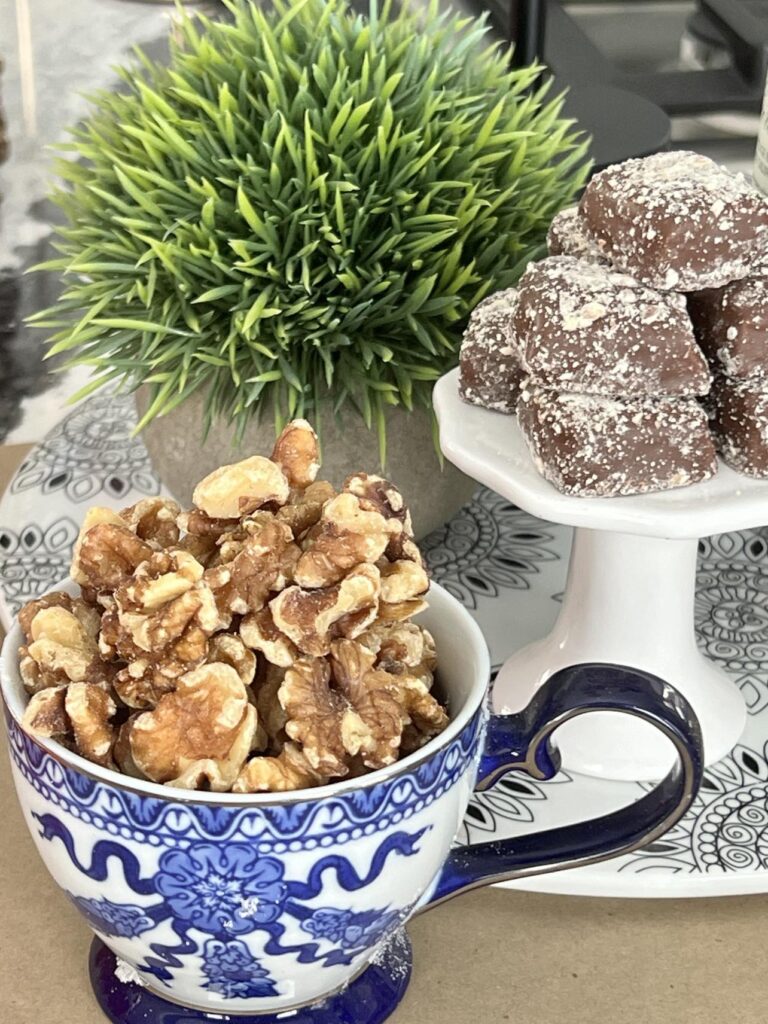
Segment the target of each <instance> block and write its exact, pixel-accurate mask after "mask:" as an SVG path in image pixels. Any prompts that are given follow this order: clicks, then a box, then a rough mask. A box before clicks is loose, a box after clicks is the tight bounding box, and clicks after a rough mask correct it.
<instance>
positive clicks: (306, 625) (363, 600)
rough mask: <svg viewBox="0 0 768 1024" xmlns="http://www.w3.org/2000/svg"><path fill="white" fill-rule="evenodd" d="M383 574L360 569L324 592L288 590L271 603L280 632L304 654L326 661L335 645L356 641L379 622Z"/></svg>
mask: <svg viewBox="0 0 768 1024" xmlns="http://www.w3.org/2000/svg"><path fill="white" fill-rule="evenodd" d="M380 586H381V581H380V574H379V570H378V569H377V568H376V566H373V565H358V566H357V568H356V569H354V570H353V571H352V572H350V573H349V575H348V576H347V577H346V579H343V580H342V581H341V583H337V584H336V585H335V586H333V587H327V588H324V589H321V590H302V588H301V587H295V586H294V587H288V588H287V589H286V590H284V591H283V592H282V593H281V594H278V596H277V597H276V598H273V600H272V601H271V602H270V604H269V607H270V610H271V612H272V618H273V619H274V622H275V625H276V626H277V628H278V629H279V630H280V631H281V632H282V633H284V634H285V635H286V636H287V637H288V638H289V639H290V640H292V641H293V642H294V644H296V646H297V647H298V649H299V650H300V651H301V652H302V653H303V654H311V655H314V656H316V657H322V656H323V655H325V654H328V652H329V651H330V645H331V641H332V640H335V639H337V638H339V637H347V638H353V637H356V636H357V635H358V634H360V633H362V632H363V631H364V630H365V629H367V628H368V626H370V625H371V623H372V622H373V621H374V620H375V618H376V614H377V611H378V608H379V589H380Z"/></svg>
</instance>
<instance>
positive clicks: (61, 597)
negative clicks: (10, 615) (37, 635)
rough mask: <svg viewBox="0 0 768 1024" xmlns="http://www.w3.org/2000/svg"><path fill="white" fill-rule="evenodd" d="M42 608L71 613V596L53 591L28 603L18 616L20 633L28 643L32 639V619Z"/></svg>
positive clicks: (61, 591) (64, 592) (59, 591)
mask: <svg viewBox="0 0 768 1024" xmlns="http://www.w3.org/2000/svg"><path fill="white" fill-rule="evenodd" d="M43 608H66V609H67V611H69V612H71V611H72V596H71V594H67V593H66V591H64V590H54V591H52V592H51V593H50V594H44V595H43V596H42V597H39V598H37V600H35V601H28V602H27V603H26V604H25V605H24V607H23V608H22V609H21V611H20V612H19V615H18V619H19V625H20V626H21V631H22V633H23V634H24V636H25V637H26V639H27V642H29V641H30V640H31V639H32V630H31V626H32V619H34V617H35V616H36V615H37V613H38V612H40V611H42V610H43Z"/></svg>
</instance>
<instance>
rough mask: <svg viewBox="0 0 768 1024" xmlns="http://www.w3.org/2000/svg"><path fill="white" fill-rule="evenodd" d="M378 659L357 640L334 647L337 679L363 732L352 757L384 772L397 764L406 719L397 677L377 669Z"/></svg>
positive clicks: (355, 744)
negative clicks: (393, 764)
mask: <svg viewBox="0 0 768 1024" xmlns="http://www.w3.org/2000/svg"><path fill="white" fill-rule="evenodd" d="M374 662H375V655H373V654H372V653H371V652H370V651H369V650H367V648H365V647H361V646H360V644H358V643H355V642H354V641H353V640H337V641H336V642H335V643H334V644H333V646H332V647H331V665H332V667H333V676H334V679H335V680H336V682H337V684H338V686H339V689H340V690H341V692H342V693H343V694H344V696H345V697H346V699H347V700H348V701H349V703H350V704H351V706H352V707H353V708H354V710H355V714H356V716H357V718H358V719H359V720H360V722H361V723H362V726H363V728H362V729H358V730H357V732H356V735H355V741H354V746H353V747H351V746H350V744H349V743H347V744H346V749H347V751H348V753H350V754H359V755H360V756H361V757H362V760H363V763H364V764H365V765H366V766H367V767H369V768H382V767H383V766H384V765H388V764H392V763H393V761H396V760H397V755H398V750H399V747H400V737H401V735H402V731H403V725H404V722H405V720H406V719H405V716H404V715H403V708H402V704H401V701H400V699H399V690H400V686H399V683H398V681H397V680H396V678H395V677H394V676H391V675H390V674H389V673H388V672H384V671H382V670H381V669H375V668H374V667H373V666H374Z"/></svg>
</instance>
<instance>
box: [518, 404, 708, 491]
mask: <svg viewBox="0 0 768 1024" xmlns="http://www.w3.org/2000/svg"><path fill="white" fill-rule="evenodd" d="M518 417H519V421H520V427H521V429H522V432H523V435H524V437H525V439H526V441H527V443H528V446H529V448H530V450H531V455H532V457H533V461H534V463H535V464H536V468H537V469H538V470H539V472H540V473H541V475H542V476H543V477H544V478H545V479H546V480H549V482H550V483H551V484H553V485H554V486H555V487H556V488H557V490H558V491H561V492H562V493H563V494H571V495H577V496H580V497H601V498H605V497H616V496H619V495H628V494H645V493H647V492H649V491H665V490H670V489H671V488H674V487H686V486H687V485H688V484H693V483H697V482H698V481H700V480H707V479H709V478H710V477H711V476H713V475H714V474H715V472H716V470H717V459H716V457H715V449H714V446H713V444H712V440H711V438H710V435H709V429H708V426H707V416H706V413H705V412H704V410H703V409H702V407H701V406H700V405H699V403H698V402H697V401H696V400H695V399H691V398H682V399H679V398H678V399H675V398H658V399H657V398H639V399H634V400H629V399H626V398H604V397H599V396H596V395H574V394H557V393H555V392H552V391H546V390H544V389H542V388H537V387H535V386H529V385H526V386H525V387H524V389H523V391H522V393H521V396H520V401H519V403H518Z"/></svg>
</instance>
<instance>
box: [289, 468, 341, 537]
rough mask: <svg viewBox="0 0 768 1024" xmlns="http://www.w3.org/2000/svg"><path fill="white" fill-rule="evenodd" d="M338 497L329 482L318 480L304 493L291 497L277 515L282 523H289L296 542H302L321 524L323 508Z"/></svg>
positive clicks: (300, 492)
mask: <svg viewBox="0 0 768 1024" xmlns="http://www.w3.org/2000/svg"><path fill="white" fill-rule="evenodd" d="M335 497H336V491H335V490H334V488H333V485H332V484H329V483H328V481H327V480H316V481H315V483H313V484H310V485H309V487H307V488H306V490H304V491H299V492H297V493H296V494H292V495H291V500H290V502H289V503H288V504H287V505H283V507H282V508H280V509H278V510H277V512H276V513H275V514H276V516H277V518H278V519H279V520H280V522H281V523H287V524H288V526H289V527H290V528H291V532H292V533H293V536H294V538H295V539H296V540H300V539H301V538H302V537H303V536H304V535H305V534H306V532H307V530H309V529H311V528H312V527H313V526H314V525H315V524H316V523H319V522H320V516H321V515H322V514H323V506H324V505H325V504H326V502H329V501H331V499H332V498H335Z"/></svg>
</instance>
